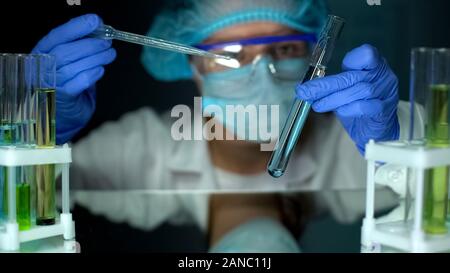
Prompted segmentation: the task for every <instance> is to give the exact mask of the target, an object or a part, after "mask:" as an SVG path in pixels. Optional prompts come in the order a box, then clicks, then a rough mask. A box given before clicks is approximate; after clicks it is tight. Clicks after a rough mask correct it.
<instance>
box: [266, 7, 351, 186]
mask: <svg viewBox="0 0 450 273" xmlns="http://www.w3.org/2000/svg"><path fill="white" fill-rule="evenodd" d="M344 23H345V20H344V19H342V18H340V17H338V16H334V15H329V16H328V21H327V23H326V25H325V27H324V28H323V29H322V32H321V34H320V36H319V40H318V43H317V45H316V47H315V48H314V51H313V54H312V56H311V60H310V66H309V69H308V71H307V72H306V74H305V76H304V77H303V80H302V83H304V82H307V81H310V80H313V79H315V78H321V77H323V76H325V72H326V68H327V65H328V62H329V60H330V59H331V56H332V52H333V50H334V47H335V43H336V41H337V39H338V38H339V36H340V34H341V31H342V28H343V27H344ZM310 109H311V105H310V104H309V103H308V102H306V101H302V100H298V99H296V100H295V101H294V103H293V105H292V107H291V110H290V112H289V115H288V118H287V120H286V122H285V124H284V127H283V130H282V131H281V134H280V136H279V138H278V142H277V144H276V146H275V150H274V151H273V153H272V156H271V158H270V160H269V164H268V166H267V171H268V172H269V174H270V175H271V176H273V177H275V178H278V177H281V176H282V175H283V174H284V172H285V171H286V168H287V165H288V163H289V158H290V156H291V154H292V152H293V151H294V149H295V146H296V144H297V142H298V139H299V137H300V134H301V132H302V129H303V126H304V125H305V122H306V119H307V117H308V113H309V111H310Z"/></svg>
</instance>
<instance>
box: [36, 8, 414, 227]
mask: <svg viewBox="0 0 450 273" xmlns="http://www.w3.org/2000/svg"><path fill="white" fill-rule="evenodd" d="M326 16H327V11H326V7H325V4H324V2H323V1H313V0H261V1H239V0H232V1H230V0H216V1H209V0H197V1H168V3H167V7H166V9H164V10H163V11H162V12H161V13H160V14H159V15H158V16H157V17H156V19H155V20H154V22H153V24H152V26H151V28H150V31H149V33H148V35H150V36H155V37H160V38H163V39H168V40H171V41H175V42H180V43H184V44H189V45H197V46H199V47H200V48H204V49H206V50H211V51H214V52H219V53H222V52H225V51H226V50H227V46H229V45H234V46H235V48H238V52H234V53H235V54H236V56H238V57H237V59H238V60H239V62H240V63H239V64H240V66H241V67H239V68H237V69H228V68H226V67H225V66H221V65H220V64H218V63H217V62H214V60H211V59H204V58H203V59H202V58H199V57H192V58H188V57H187V56H185V55H182V54H178V53H172V52H168V51H162V50H159V49H154V48H145V49H144V50H143V54H142V62H143V65H144V67H145V68H146V70H147V71H148V72H149V74H150V75H152V76H153V77H155V78H156V79H159V80H162V81H175V80H182V79H191V80H194V81H195V82H196V83H197V85H198V88H199V90H200V94H202V96H203V107H204V108H206V107H207V106H210V105H216V106H218V107H219V108H221V107H222V108H223V109H224V107H225V105H244V106H245V105H252V104H253V105H279V111H280V118H279V120H278V123H279V124H281V125H282V123H283V121H284V120H285V118H286V116H287V112H288V110H289V107H290V104H291V103H292V100H293V99H294V97H295V94H296V96H297V98H300V99H303V100H306V101H309V102H310V103H311V104H312V107H313V110H314V112H311V114H310V116H309V118H308V124H307V126H306V128H305V129H304V132H303V134H302V136H301V138H300V141H299V145H298V146H297V150H296V152H295V154H294V155H293V156H292V159H291V161H290V163H289V167H288V169H287V172H286V174H285V175H284V176H282V177H281V178H278V179H275V178H272V177H271V176H269V175H268V174H267V172H266V166H267V162H268V159H269V157H270V152H263V151H261V150H260V147H261V146H260V144H261V143H260V141H258V140H248V141H246V140H242V141H241V140H235V141H228V140H210V141H207V140H181V141H177V140H174V137H173V135H172V134H171V127H172V125H173V123H174V119H173V118H171V117H170V113H167V114H164V115H158V114H157V113H156V112H155V111H154V110H152V109H150V108H143V109H140V110H137V111H135V112H131V113H127V114H125V115H124V116H123V117H122V118H121V119H120V120H118V121H115V122H108V123H106V124H104V125H103V126H101V127H100V128H99V129H97V130H95V131H93V132H92V133H90V135H89V136H87V137H86V138H84V139H82V140H81V141H79V142H78V143H77V144H76V145H74V147H73V164H72V165H73V171H72V172H71V174H72V177H71V183H72V185H73V187H75V188H91V189H120V190H174V191H177V192H180V191H203V192H274V191H294V190H319V189H338V188H341V189H344V188H346V189H348V188H362V187H364V182H365V179H364V173H365V162H364V158H363V156H362V154H363V153H364V145H365V144H366V143H367V141H368V140H369V139H375V140H377V141H381V140H394V139H399V138H402V137H404V136H405V134H406V132H408V128H407V126H408V121H407V108H406V107H405V105H402V103H400V104H399V101H398V88H397V78H396V76H395V75H394V74H393V72H392V71H391V70H390V68H389V66H388V64H387V62H386V60H384V59H383V58H382V57H381V55H380V54H379V52H378V51H377V50H376V49H375V48H374V47H372V46H370V45H362V46H360V47H357V48H355V49H354V50H352V51H350V52H349V53H348V54H347V55H346V57H345V58H344V60H343V64H342V69H343V72H342V73H340V74H337V75H333V76H329V77H325V78H323V79H318V80H314V81H311V82H308V83H306V84H303V85H299V86H296V84H297V82H296V81H297V80H298V79H297V77H298V76H299V75H301V74H302V73H303V72H304V71H305V70H306V69H307V67H308V62H307V56H308V54H309V53H310V52H311V44H312V43H313V38H311V37H312V36H314V35H315V36H317V35H318V33H319V31H320V29H321V27H322V26H323V24H324V22H325V20H326ZM101 24H102V21H101V19H100V18H99V17H98V16H96V15H92V14H89V15H84V16H81V17H78V18H75V19H72V20H71V21H69V22H68V23H66V24H64V25H62V26H60V27H58V28H56V29H54V30H53V31H51V32H50V33H49V34H48V35H47V36H46V37H44V38H43V39H42V40H41V41H40V42H39V43H38V44H37V46H36V47H35V48H34V49H33V52H35V53H50V54H54V55H56V57H57V90H58V92H57V101H56V103H57V121H56V122H57V142H58V143H65V142H67V141H69V140H70V139H71V138H72V137H73V136H74V135H75V134H76V133H77V132H78V131H79V130H80V129H81V128H82V127H83V126H84V125H85V124H86V123H87V122H88V120H89V119H90V117H91V115H92V113H93V111H94V108H95V83H96V82H97V81H98V80H99V79H100V78H101V77H102V75H103V73H104V66H105V65H107V64H109V63H111V62H112V61H113V60H114V58H115V56H116V52H115V50H114V49H113V48H112V44H111V41H104V40H99V39H95V38H89V37H87V36H88V35H89V34H90V33H91V32H92V31H93V30H95V29H96V28H97V27H98V26H100V25H101ZM236 46H237V47H236ZM273 68H275V69H273ZM292 75H295V77H292ZM293 90H295V91H296V93H295V94H294V93H293ZM325 112H330V113H333V114H324V113H325ZM218 124H220V126H223V128H226V130H228V132H230V131H232V129H233V126H232V125H231V124H229V121H227V120H226V119H220V118H219V123H218ZM217 129H219V130H220V128H217ZM246 129H248V130H254V129H255V128H246ZM173 198H176V197H173ZM206 198H207V197H206ZM155 202H156V201H155ZM180 202H181V201H180ZM189 202H191V201H189ZM168 203H171V202H170V200H167V204H168ZM172 203H173V204H175V203H176V202H172ZM172 203H171V204H172ZM181 203H182V202H181ZM200 203H201V204H202V205H200ZM204 204H206V201H202V202H200V201H199V204H197V205H193V204H190V205H187V204H185V205H183V207H185V208H188V210H191V211H192V215H194V218H195V217H197V218H198V219H197V222H200V223H202V224H201V225H203V226H205V225H206V222H207V216H206V215H207V214H206V213H205V210H206V209H207V208H206V207H207V206H205V205H204ZM155 205H157V204H156V203H155ZM174 206H175V207H176V205H174ZM158 207H159V208H162V209H164V208H165V206H158ZM167 207H171V206H169V205H168V206H167ZM199 208H202V209H199ZM174 210H176V209H175V208H174ZM137 215H139V213H137ZM124 217H125V218H126V217H128V216H124ZM137 217H139V216H137ZM161 221H162V220H161ZM153 224H154V223H153Z"/></svg>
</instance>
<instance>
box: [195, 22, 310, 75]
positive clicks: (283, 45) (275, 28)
mask: <svg viewBox="0 0 450 273" xmlns="http://www.w3.org/2000/svg"><path fill="white" fill-rule="evenodd" d="M294 34H301V33H300V32H299V31H296V30H294V29H291V28H289V27H287V26H284V25H280V24H277V23H272V22H253V23H245V24H239V25H235V26H231V27H228V28H225V29H223V30H220V31H218V32H216V33H214V34H213V35H212V36H211V37H209V38H208V39H206V40H205V41H203V43H202V44H217V43H227V42H230V41H240V40H245V39H249V38H256V37H267V36H287V35H294ZM210 51H212V52H214V53H218V54H224V55H229V56H231V57H233V58H234V59H236V60H238V61H239V63H240V64H241V66H243V65H248V64H251V63H252V62H253V61H254V60H255V58H257V57H258V56H262V55H264V54H266V55H270V56H271V58H272V59H273V60H274V61H278V60H285V59H291V58H305V57H307V55H308V53H309V47H308V44H307V43H306V42H303V41H281V42H277V43H268V44H257V45H247V46H243V47H242V48H241V49H240V50H239V51H237V49H236V46H234V47H233V46H229V47H228V48H227V47H225V48H224V49H221V48H219V49H213V50H210ZM192 60H193V64H194V65H195V66H196V69H197V71H198V72H200V74H202V75H206V74H208V73H213V72H221V71H224V70H227V69H229V68H230V67H233V65H231V66H228V65H220V63H219V64H218V63H217V61H215V60H213V59H208V58H198V57H194V58H193V59H192ZM233 68H236V67H233Z"/></svg>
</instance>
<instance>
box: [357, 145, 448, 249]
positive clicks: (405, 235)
mask: <svg viewBox="0 0 450 273" xmlns="http://www.w3.org/2000/svg"><path fill="white" fill-rule="evenodd" d="M365 158H366V160H367V189H366V212H365V218H364V220H363V225H362V230H361V246H362V248H361V251H362V252H366V253H379V252H384V250H383V249H395V250H398V251H403V252H414V253H423V252H448V251H450V233H449V232H447V234H440V235H430V234H426V233H425V232H424V231H423V228H422V224H423V218H422V215H423V207H424V206H423V205H424V177H425V176H424V175H425V170H426V169H430V168H433V167H438V166H439V167H442V166H450V148H427V147H424V146H423V145H414V144H412V143H407V142H402V141H389V142H378V143H375V142H374V141H373V140H371V141H369V143H368V144H367V145H366V154H365ZM377 162H383V163H385V164H396V165H400V166H404V167H406V168H410V169H414V170H415V172H416V175H415V179H416V183H415V201H414V202H415V205H414V211H413V212H412V213H413V218H412V220H409V221H404V220H399V221H395V222H387V223H377V222H376V219H375V218H374V206H375V205H374V202H375V192H376V191H375V171H376V164H377Z"/></svg>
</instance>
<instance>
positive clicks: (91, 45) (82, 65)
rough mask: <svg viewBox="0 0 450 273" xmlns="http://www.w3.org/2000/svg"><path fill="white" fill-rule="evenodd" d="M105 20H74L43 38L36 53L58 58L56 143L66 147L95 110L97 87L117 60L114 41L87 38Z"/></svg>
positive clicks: (88, 17) (34, 50) (87, 16)
mask: <svg viewBox="0 0 450 273" xmlns="http://www.w3.org/2000/svg"><path fill="white" fill-rule="evenodd" d="M101 25H103V22H102V19H101V18H100V17H98V16H97V15H94V14H87V15H84V16H80V17H77V18H74V19H72V20H70V21H69V22H67V23H66V24H63V25H61V26H59V27H57V28H55V29H53V30H52V31H50V32H49V33H48V35H47V36H45V37H44V38H42V39H41V40H40V41H39V42H38V44H37V45H36V47H35V48H34V49H33V50H32V52H33V53H47V54H52V55H54V56H55V58H56V88H57V90H58V91H57V92H56V112H57V114H56V124H58V125H57V126H56V142H57V143H58V144H61V143H65V142H67V141H68V140H70V139H71V138H72V137H73V136H74V135H75V134H76V133H77V132H78V131H79V130H81V129H82V128H83V127H84V126H85V125H86V124H87V122H88V121H89V120H90V118H91V116H92V114H93V113H94V110H95V83H96V82H97V81H98V80H99V79H100V78H101V77H102V76H103V74H104V66H105V65H107V64H109V63H111V62H112V61H113V60H114V59H115V58H116V51H115V50H114V48H112V42H111V40H102V39H96V38H86V36H87V35H89V34H90V33H92V32H93V31H94V30H95V29H97V28H98V27H99V26H101Z"/></svg>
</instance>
